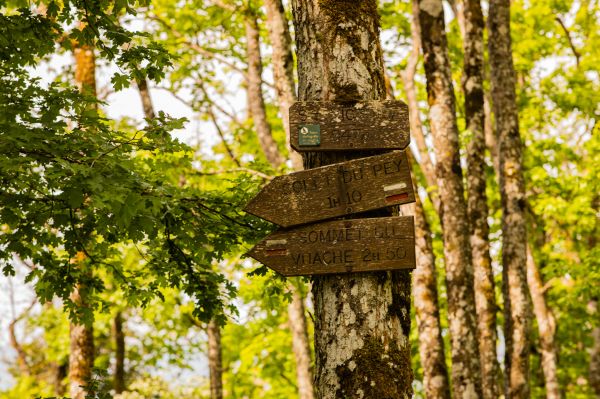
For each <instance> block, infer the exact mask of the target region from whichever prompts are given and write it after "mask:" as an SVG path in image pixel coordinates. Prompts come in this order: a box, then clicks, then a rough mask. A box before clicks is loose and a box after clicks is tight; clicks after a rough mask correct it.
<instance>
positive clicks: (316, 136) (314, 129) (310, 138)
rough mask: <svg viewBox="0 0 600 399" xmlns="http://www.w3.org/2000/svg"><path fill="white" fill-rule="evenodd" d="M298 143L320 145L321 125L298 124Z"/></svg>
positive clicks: (304, 145)
mask: <svg viewBox="0 0 600 399" xmlns="http://www.w3.org/2000/svg"><path fill="white" fill-rule="evenodd" d="M298 144H299V145H300V146H302V147H317V146H319V145H321V126H319V125H300V126H298Z"/></svg>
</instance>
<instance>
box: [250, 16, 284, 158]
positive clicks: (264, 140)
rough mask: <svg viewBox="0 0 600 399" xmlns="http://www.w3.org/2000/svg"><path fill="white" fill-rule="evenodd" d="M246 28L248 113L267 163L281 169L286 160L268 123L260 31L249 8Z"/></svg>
mask: <svg viewBox="0 0 600 399" xmlns="http://www.w3.org/2000/svg"><path fill="white" fill-rule="evenodd" d="M244 24H245V28H246V46H247V57H248V73H247V74H246V85H247V91H248V111H249V113H250V115H251V116H252V120H253V122H254V126H255V128H256V135H257V136H258V141H259V143H260V146H261V148H262V150H263V152H264V154H265V156H266V157H267V161H269V163H270V164H271V165H275V167H279V166H280V165H281V164H282V163H283V162H284V159H283V157H282V156H281V154H280V153H279V151H278V150H277V143H276V142H275V140H273V135H272V132H271V126H270V125H269V123H268V121H267V111H266V109H265V102H264V98H263V93H262V61H261V56H260V42H259V30H258V23H257V20H256V14H255V12H254V10H252V9H251V8H248V9H247V10H246V16H245V18H244Z"/></svg>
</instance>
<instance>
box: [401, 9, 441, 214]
mask: <svg viewBox="0 0 600 399" xmlns="http://www.w3.org/2000/svg"><path fill="white" fill-rule="evenodd" d="M410 28H411V29H410V35H411V39H412V47H411V51H410V54H409V55H408V60H407V62H406V69H405V70H404V72H402V83H403V84H404V91H405V92H406V98H407V102H408V113H409V119H410V133H411V136H412V137H413V138H414V139H415V141H416V143H417V148H418V149H419V158H420V159H419V165H420V166H421V170H422V171H423V174H424V175H425V181H426V182H427V186H428V187H427V195H428V196H429V198H430V199H431V203H432V204H433V207H434V208H435V210H436V212H438V213H439V211H440V200H439V197H438V195H437V182H436V178H435V167H434V165H433V162H431V157H430V156H429V150H428V148H427V143H426V142H425V134H424V132H423V125H422V123H421V117H420V115H419V103H418V101H417V90H416V89H415V74H416V72H417V64H418V63H419V54H420V52H421V27H420V26H419V1H418V0H412V15H411V19H410Z"/></svg>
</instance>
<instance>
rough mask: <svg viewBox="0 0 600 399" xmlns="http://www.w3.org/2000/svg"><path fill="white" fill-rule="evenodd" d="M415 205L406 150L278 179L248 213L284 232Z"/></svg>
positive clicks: (257, 199) (247, 209) (248, 208)
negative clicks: (394, 207) (384, 209)
mask: <svg viewBox="0 0 600 399" xmlns="http://www.w3.org/2000/svg"><path fill="white" fill-rule="evenodd" d="M414 201H415V194H414V192H413V186H412V180H411V177H410V167H409V165H408V159H407V157H406V153H405V152H404V151H394V152H390V153H387V154H383V155H377V156H372V157H368V158H360V159H355V160H352V161H347V162H343V163H339V164H333V165H328V166H323V167H320V168H315V169H309V170H305V171H301V172H296V173H291V174H289V175H285V176H277V177H275V178H274V179H273V180H272V181H271V182H270V183H269V184H268V185H267V186H265V187H264V188H263V189H262V190H261V192H260V193H258V195H257V196H256V197H254V199H252V201H250V203H249V204H248V205H247V206H246V208H245V209H244V210H245V211H246V212H248V213H251V214H253V215H256V216H258V217H261V218H263V219H266V220H268V221H270V222H273V223H275V224H278V225H280V226H283V227H289V226H295V225H299V224H305V223H310V222H315V221H318V220H325V219H331V218H334V217H339V216H344V215H350V214H353V213H358V212H364V211H369V210H373V209H378V208H385V207H387V206H392V205H399V204H406V203H409V202H414Z"/></svg>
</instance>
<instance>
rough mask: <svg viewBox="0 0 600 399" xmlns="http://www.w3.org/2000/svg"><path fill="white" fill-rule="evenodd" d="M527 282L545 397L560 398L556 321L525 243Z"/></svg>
mask: <svg viewBox="0 0 600 399" xmlns="http://www.w3.org/2000/svg"><path fill="white" fill-rule="evenodd" d="M527 284H528V285H529V292H530V293H531V299H532V303H533V312H534V313H535V318H536V319H537V324H538V330H539V334H540V351H541V355H542V370H543V371H544V380H545V385H546V398H548V399H560V398H561V397H562V394H561V392H560V384H559V382H558V350H557V347H556V343H555V341H554V336H555V333H556V322H555V319H554V315H553V314H552V311H551V310H550V309H549V308H548V306H547V305H546V298H544V282H543V281H542V276H541V275H540V271H539V270H538V268H537V265H536V263H535V259H534V258H533V253H532V251H531V247H530V246H529V245H527Z"/></svg>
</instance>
